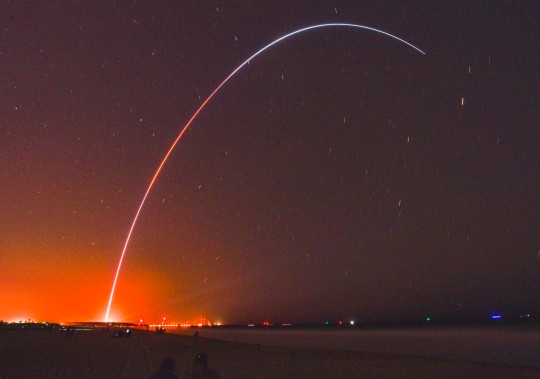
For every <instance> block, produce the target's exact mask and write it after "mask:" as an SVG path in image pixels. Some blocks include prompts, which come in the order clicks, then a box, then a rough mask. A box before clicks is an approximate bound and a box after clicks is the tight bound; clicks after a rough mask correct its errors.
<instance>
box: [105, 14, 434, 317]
mask: <svg viewBox="0 0 540 379" xmlns="http://www.w3.org/2000/svg"><path fill="white" fill-rule="evenodd" d="M325 27H350V28H358V29H366V30H371V31H373V32H377V33H380V34H384V35H385V36H388V37H391V38H394V39H396V40H398V41H399V42H402V43H404V44H406V45H408V46H410V47H412V48H413V49H415V50H417V51H419V52H420V53H422V54H424V55H425V54H426V53H424V52H423V51H422V50H420V49H419V48H418V47H416V46H414V45H413V44H411V43H409V42H407V41H405V40H403V39H401V38H399V37H396V36H395V35H393V34H390V33H387V32H384V31H382V30H379V29H375V28H370V27H369V26H364V25H356V24H319V25H313V26H308V27H306V28H302V29H299V30H296V31H294V32H292V33H289V34H286V35H284V36H283V37H280V38H278V39H276V40H275V41H273V42H271V43H269V44H268V45H266V46H265V47H263V48H262V49H260V50H259V51H257V52H256V53H255V54H253V55H252V56H250V57H249V58H248V59H246V60H245V61H244V63H242V64H241V65H240V66H238V67H237V68H236V69H235V70H234V71H233V72H231V73H230V74H229V76H227V77H226V78H225V80H224V81H223V82H221V84H220V85H219V86H217V88H216V89H215V90H214V91H213V92H212V93H211V94H210V96H208V97H207V98H206V100H205V101H204V102H203V103H202V104H201V106H200V107H199V109H197V111H196V112H195V113H194V114H193V116H191V118H190V119H189V121H188V122H187V124H186V125H185V126H184V127H183V128H182V130H181V131H180V134H178V137H176V139H175V140H174V142H173V144H172V145H171V147H170V148H169V150H168V151H167V154H165V157H164V158H163V160H162V161H161V163H160V164H159V167H158V168H157V170H156V173H155V174H154V176H153V177H152V180H151V181H150V184H149V185H148V188H147V189H146V193H145V194H144V197H143V198H142V201H141V204H140V205H139V209H137V213H136V214H135V218H134V219H133V222H132V224H131V227H130V228H129V233H128V235H127V238H126V242H125V243H124V248H123V249H122V254H121V255H120V261H119V262H118V268H117V269H116V275H115V276H114V281H113V285H112V289H111V295H110V296H109V304H108V305H107V312H106V313H105V322H108V321H109V312H110V310H111V304H112V300H113V296H114V290H115V288H116V282H117V281H118V275H119V274H120V269H121V268H122V261H123V260H124V255H125V254H126V250H127V247H128V244H129V240H130V239H131V234H132V233H133V229H135V224H136V223H137V219H138V218H139V214H140V213H141V209H142V208H143V206H144V203H145V202H146V198H147V197H148V194H149V193H150V191H151V190H152V187H153V186H154V183H155V181H156V179H157V177H158V176H159V173H160V172H161V169H162V168H163V166H164V165H165V162H167V159H169V155H171V153H172V151H173V150H174V148H175V146H176V144H177V143H178V141H180V139H181V138H182V136H183V135H184V133H185V132H186V131H187V130H188V129H189V126H190V125H191V123H192V122H193V120H195V118H196V117H197V115H198V114H199V112H200V111H201V110H202V109H203V108H204V106H205V105H206V103H208V102H209V101H210V99H212V97H214V95H215V94H216V93H217V92H218V91H219V89H220V88H221V87H223V85H224V84H225V83H227V82H228V81H229V79H230V78H232V77H233V76H234V75H235V74H236V73H237V72H238V71H240V69H241V68H242V67H244V66H245V65H246V64H248V63H249V61H250V60H252V59H253V58H255V57H256V56H257V55H259V54H260V53H262V52H263V51H265V50H266V49H268V48H270V47H271V46H273V45H275V44H276V43H278V42H280V41H283V40H284V39H286V38H289V37H292V36H294V35H295V34H299V33H302V32H305V31H308V30H312V29H318V28H325Z"/></svg>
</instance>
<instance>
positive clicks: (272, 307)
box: [0, 0, 540, 323]
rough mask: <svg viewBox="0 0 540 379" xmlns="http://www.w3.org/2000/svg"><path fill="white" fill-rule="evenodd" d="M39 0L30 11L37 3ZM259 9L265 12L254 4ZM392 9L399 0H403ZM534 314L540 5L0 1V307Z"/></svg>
mask: <svg viewBox="0 0 540 379" xmlns="http://www.w3.org/2000/svg"><path fill="white" fill-rule="evenodd" d="M45 3H48V4H45ZM260 3H264V4H260ZM405 4H406V5H405ZM327 22H346V23H356V24H362V25H367V26H370V27H374V28H378V29H382V30H384V31H386V32H389V33H392V34H395V35H397V36H398V37H400V38H403V39H405V40H407V41H408V42H411V43H413V44H414V45H416V46H418V47H419V48H420V49H423V50H424V51H425V52H426V55H422V54H420V53H418V52H417V51H415V50H414V49H412V48H410V47H408V46H406V45H404V44H402V43H400V42H398V41H396V40H393V39H391V38H388V37H385V36H383V35H381V34H377V33H374V32H369V31H365V30H359V29H346V28H325V29H318V30H313V31H309V32H305V33H303V34H300V35H297V36H295V37H291V38H290V39H288V40H286V41H283V42H282V43H280V44H278V45H276V46H273V47H272V48H271V49H269V50H268V51H266V52H264V53H263V54H261V55H260V56H258V57H256V58H255V59H253V60H252V61H251V62H250V64H249V65H247V66H246V67H244V68H243V69H242V71H240V72H239V73H238V74H237V75H236V76H235V77H234V78H233V79H231V81H230V82H228V83H227V84H226V85H225V86H224V87H223V88H222V89H221V90H220V92H219V93H218V94H217V95H216V96H215V97H214V98H213V99H212V101H211V102H210V103H209V104H208V105H207V107H206V108H205V109H204V110H203V111H202V113H201V114H200V115H199V117H198V118H197V119H196V120H195V121H194V123H193V124H192V125H191V128H190V130H189V131H188V133H187V134H186V135H185V136H184V138H183V139H182V140H181V141H180V143H179V144H178V146H177V147H176V149H175V150H174V152H173V154H172V155H171V157H170V158H169V161H168V162H167V164H166V166H165V167H164V170H163V172H162V173H161V176H160V177H159V179H158V181H157V182H156V185H155V187H154V188H153V190H152V192H151V193H150V195H149V197H148V200H147V202H146V204H145V207H144V208H143V210H142V213H141V216H140V219H139V222H138V224H137V226H136V228H135V231H134V234H133V238H132V240H131V244H130V246H129V248H128V250H127V253H126V257H125V261H124V266H123V269H122V271H121V274H120V278H119V282H118V287H117V291H116V294H115V298H114V302H113V305H112V310H111V317H112V319H114V320H128V321H138V320H139V319H141V318H142V319H144V320H145V321H149V322H150V321H159V320H161V317H162V316H164V315H166V316H167V317H168V319H169V320H171V321H173V320H174V321H178V322H184V321H193V320H196V319H198V318H200V317H205V318H207V319H209V320H210V321H212V322H223V323H247V322H255V323H260V322H262V321H266V320H268V321H270V322H320V321H325V320H330V321H337V320H340V319H344V320H345V319H347V320H348V319H355V320H403V319H411V318H424V317H425V316H426V315H430V316H431V317H432V318H437V317H438V318H455V317H458V318H462V317H489V315H490V314H491V313H492V312H499V313H502V314H504V315H509V316H511V315H514V316H519V314H521V313H525V312H532V313H533V314H534V313H535V312H537V313H540V302H539V295H538V294H539V293H540V233H539V230H540V228H539V208H540V207H539V205H540V204H539V196H538V193H539V189H540V183H539V164H538V162H539V161H540V159H539V158H540V156H539V153H538V152H539V138H538V137H539V133H538V125H539V124H538V122H539V121H538V120H539V119H540V104H539V102H538V100H539V98H540V97H539V93H538V83H539V82H540V77H539V69H538V67H540V66H539V65H540V60H539V53H538V48H539V41H540V38H539V37H540V7H539V5H538V3H537V2H533V1H531V2H525V1H523V2H521V1H509V2H503V1H497V2H480V1H476V2H465V1H462V2H450V4H449V3H448V2H429V3H427V2H399V1H380V2H375V1H368V2H360V1H344V0H343V1H337V0H336V1H318V2H315V1H306V2H301V1H287V2H283V4H281V5H280V4H277V2H273V1H272V2H257V1H235V2H226V1H201V2H199V1H196V2H195V1H164V2H142V1H136V2H135V1H134V2H131V4H126V3H125V2H122V3H116V4H109V2H103V3H101V2H86V1H76V2H23V1H14V2H10V1H7V2H3V4H2V5H1V8H0V84H1V90H0V215H1V216H0V319H3V320H4V321H11V320H19V319H28V318H32V319H34V320H38V321H44V320H50V321H74V320H102V319H103V318H104V314H105V310H106V307H107V301H108V297H109V292H110V288H111V285H112V280H113V277H114V273H115V270H116V267H117V264H118V259H119V257H120V253H121V251H122V247H123V244H124V241H125V238H126V235H127V233H128V230H129V227H130V225H131V222H132V220H133V217H134V216H135V212H136V211H137V207H138V205H139V204H140V202H141V200H142V197H143V195H144V193H145V191H146V188H147V186H148V183H149V181H150V179H151V178H152V175H153V174H154V172H155V170H156V168H157V166H158V165H159V163H160V161H161V160H162V158H163V156H164V155H165V153H166V152H167V150H168V149H169V147H170V146H171V144H172V142H173V141H174V139H175V138H176V136H177V135H178V133H179V132H180V130H181V129H182V127H183V125H185V123H186V122H187V121H188V120H189V118H190V117H191V116H192V114H193V113H194V112H195V111H196V109H197V108H198V107H199V106H200V104H201V103H202V101H204V99H205V98H206V97H207V96H208V95H209V94H210V93H211V92H212V91H213V90H214V89H215V88H216V87H217V86H218V85H219V84H220V83H221V82H222V81H223V79H225V77H226V76H227V75H228V74H229V73H230V72H232V71H233V70H234V69H235V68H236V67H237V66H238V65H239V64H241V63H242V62H243V61H244V60H245V59H247V58H248V57H249V56H250V55H251V54H253V53H254V52H256V51H257V50H258V49H260V48H262V47H263V46H264V45H266V44H267V43H269V42H271V41H272V40H274V39H276V38H278V37H280V36H282V35H284V34H287V33H289V32H292V31H294V30H296V29H300V28H302V27H305V26H310V25H315V24H320V23H327Z"/></svg>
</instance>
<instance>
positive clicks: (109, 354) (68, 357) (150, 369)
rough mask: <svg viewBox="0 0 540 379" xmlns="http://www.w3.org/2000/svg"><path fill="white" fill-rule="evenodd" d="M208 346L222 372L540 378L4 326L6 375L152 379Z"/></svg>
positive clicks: (489, 368) (445, 365)
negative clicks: (166, 360)
mask: <svg viewBox="0 0 540 379" xmlns="http://www.w3.org/2000/svg"><path fill="white" fill-rule="evenodd" d="M202 351H204V352H206V353H207V354H208V356H209V358H210V366H211V367H213V368H215V369H216V370H217V371H218V373H219V374H220V378H239V379H241V378H540V368H532V367H518V366H506V365H498V364H486V363H476V362H466V361H455V360H444V359H437V358H420V357H404V356H398V355H385V354H372V353H362V352H354V351H339V350H321V349H302V348H286V347H268V346H260V345H250V344H242V343H234V342H223V341H218V340H212V339H206V338H201V337H188V336H181V335H172V334H164V335H159V334H156V333H153V332H146V331H137V330H135V331H133V335H132V337H131V338H110V337H108V335H107V333H104V332H102V331H101V330H92V331H79V332H77V334H76V336H75V337H74V338H64V336H63V334H62V333H61V332H59V331H24V332H21V331H4V332H0V378H25V379H26V378H59V379H62V378H148V377H149V376H151V375H152V374H153V373H155V372H156V371H157V369H158V368H159V364H160V362H161V360H162V358H163V357H165V356H171V357H173V358H174V360H175V363H176V373H177V375H178V376H180V377H181V378H185V377H187V373H188V372H189V369H190V368H191V364H192V361H193V358H194V357H195V355H196V354H198V353H199V352H202Z"/></svg>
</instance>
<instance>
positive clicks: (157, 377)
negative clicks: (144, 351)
mask: <svg viewBox="0 0 540 379" xmlns="http://www.w3.org/2000/svg"><path fill="white" fill-rule="evenodd" d="M187 377H188V378H191V379H219V374H218V372H217V371H216V370H214V369H213V368H209V367H208V356H207V355H206V354H205V353H199V354H197V356H196V357H195V359H194V360H193V367H192V368H191V370H190V371H189V373H188V376H187ZM150 379H180V377H179V376H177V375H176V374H175V373H174V359H172V357H165V358H163V360H162V361H161V365H160V366H159V371H158V372H156V373H155V374H154V375H152V376H151V377H150Z"/></svg>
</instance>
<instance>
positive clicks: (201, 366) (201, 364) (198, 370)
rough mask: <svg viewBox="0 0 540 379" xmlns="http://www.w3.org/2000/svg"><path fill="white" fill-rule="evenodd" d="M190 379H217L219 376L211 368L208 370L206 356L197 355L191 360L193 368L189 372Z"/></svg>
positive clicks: (202, 354)
mask: <svg viewBox="0 0 540 379" xmlns="http://www.w3.org/2000/svg"><path fill="white" fill-rule="evenodd" d="M188 378H191V379H219V374H218V372H217V371H216V370H214V369H213V368H208V356H207V355H206V354H205V353H199V354H198V355H197V356H196V357H195V359H194V360H193V368H192V369H191V371H190V372H189V375H188Z"/></svg>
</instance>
